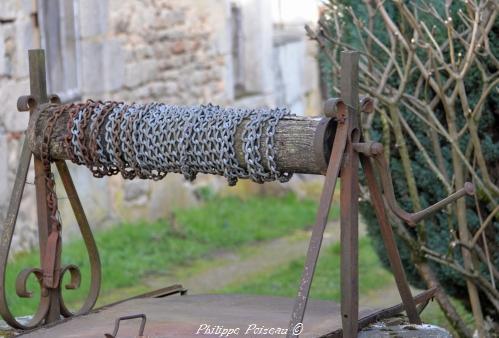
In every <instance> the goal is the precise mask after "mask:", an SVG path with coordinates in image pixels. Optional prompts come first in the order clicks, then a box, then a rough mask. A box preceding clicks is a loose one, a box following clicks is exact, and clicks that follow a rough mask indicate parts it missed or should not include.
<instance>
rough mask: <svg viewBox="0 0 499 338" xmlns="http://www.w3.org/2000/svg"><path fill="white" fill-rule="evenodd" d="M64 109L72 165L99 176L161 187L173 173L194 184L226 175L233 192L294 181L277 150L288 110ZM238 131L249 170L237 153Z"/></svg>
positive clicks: (99, 105)
mask: <svg viewBox="0 0 499 338" xmlns="http://www.w3.org/2000/svg"><path fill="white" fill-rule="evenodd" d="M61 109H62V110H66V111H68V112H69V120H68V124H67V136H66V138H65V145H66V148H67V150H68V154H69V158H70V159H71V160H72V161H73V162H75V163H77V164H83V165H86V166H87V167H88V168H89V169H90V170H91V171H92V173H93V174H94V176H96V177H103V176H106V175H115V174H117V173H121V175H122V176H123V177H124V178H126V179H132V178H135V177H139V178H143V179H154V180H159V179H162V178H163V177H165V175H166V174H167V173H169V172H174V173H182V174H183V175H184V176H185V178H186V179H188V180H194V179H195V178H196V175H197V174H198V173H207V174H215V175H223V176H225V177H226V178H227V180H228V183H229V185H234V184H235V183H236V182H237V180H238V179H239V178H249V179H251V180H252V181H254V182H258V183H263V182H268V181H273V180H279V181H281V182H286V181H288V180H289V179H290V178H291V173H286V172H283V173H281V172H280V171H279V170H278V168H277V163H276V151H275V146H274V139H275V134H276V126H277V124H278V123H279V121H280V120H281V119H282V118H283V117H285V116H287V115H289V111H288V110H287V109H284V108H277V109H264V108H261V109H242V108H223V107H220V106H215V105H211V104H208V105H201V106H174V105H167V104H161V103H151V104H138V103H133V104H131V105H127V104H125V103H122V102H110V101H106V102H102V101H98V102H96V101H91V100H89V101H87V102H86V103H80V104H71V105H67V106H62V108H61ZM53 118H54V119H56V118H57V117H53ZM238 128H242V134H241V135H239V136H237V137H241V138H242V149H243V157H244V162H245V165H242V164H241V163H240V161H239V160H238V158H237V154H236V145H235V144H236V133H237V131H238Z"/></svg>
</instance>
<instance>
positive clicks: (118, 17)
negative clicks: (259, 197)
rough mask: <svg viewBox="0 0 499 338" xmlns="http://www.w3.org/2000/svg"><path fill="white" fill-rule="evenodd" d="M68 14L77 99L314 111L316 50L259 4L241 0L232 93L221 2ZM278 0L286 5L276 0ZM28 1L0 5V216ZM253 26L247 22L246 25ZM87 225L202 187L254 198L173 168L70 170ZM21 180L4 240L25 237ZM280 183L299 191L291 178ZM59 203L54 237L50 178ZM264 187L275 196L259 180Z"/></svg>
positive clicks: (150, 0)
mask: <svg viewBox="0 0 499 338" xmlns="http://www.w3.org/2000/svg"><path fill="white" fill-rule="evenodd" d="M75 1H76V8H77V13H78V31H79V54H78V67H80V68H79V69H78V71H79V74H80V94H81V98H82V99H83V100H84V99H87V98H92V99H111V100H123V101H129V102H132V101H136V102H144V101H152V100H157V101H162V102H168V103H174V104H198V103H207V102H212V103H214V104H221V105H241V106H251V107H258V106H262V105H269V106H273V105H286V106H288V107H290V108H291V109H292V112H294V113H297V114H300V115H302V114H311V113H312V114H315V115H317V114H318V113H319V108H320V95H319V80H318V66H317V61H316V59H315V57H316V53H317V50H316V49H315V48H314V44H313V43H312V42H310V41H307V39H306V38H305V33H304V31H303V28H302V25H301V24H300V29H293V30H292V32H291V33H290V32H287V31H286V30H285V29H284V28H282V25H281V26H280V27H279V28H276V27H275V22H274V21H275V19H274V18H273V16H272V15H269V13H270V11H272V7H271V5H270V3H271V2H270V1H266V0H246V1H243V2H241V4H240V5H241V6H242V7H243V8H242V9H243V13H246V14H245V16H244V18H245V21H244V22H243V28H245V31H244V32H245V35H244V43H245V53H246V54H247V55H245V57H246V60H249V61H248V62H247V63H246V66H245V67H246V68H247V69H246V73H247V74H248V79H247V81H248V87H249V89H251V90H252V93H251V95H247V96H245V97H242V98H237V99H236V98H235V93H234V83H233V82H234V79H233V60H232V53H231V51H232V49H231V48H232V38H231V37H232V35H231V29H232V28H231V27H232V26H231V2H230V1H229V0H203V1H198V0H183V1H174V0H127V1H122V0H75ZM282 1H287V0H282ZM36 8H37V7H36V1H35V0H2V1H0V102H2V104H1V105H0V219H1V220H3V219H4V216H5V211H6V207H7V204H8V200H9V196H10V191H11V189H12V184H13V181H14V177H15V169H16V167H17V161H18V158H19V152H20V147H21V144H22V131H23V130H24V129H25V128H26V125H27V117H28V114H27V113H19V112H17V111H16V100H17V97H18V96H20V95H24V94H26V93H28V92H29V82H28V64H27V50H28V49H30V48H39V47H40V32H39V29H38V26H37V22H36V20H35V18H36ZM257 23H258V24H257ZM70 170H71V172H72V175H73V178H74V180H75V183H76V186H77V189H78V192H79V194H80V197H81V200H82V203H83V206H84V208H85V210H86V212H87V215H88V218H89V220H90V223H91V225H92V227H93V228H94V229H96V228H99V227H105V226H108V225H111V224H116V223H119V222H120V221H123V220H127V221H132V220H135V219H144V218H145V219H158V218H165V217H168V215H169V214H170V213H171V211H172V210H173V209H175V208H178V207H185V206H191V205H195V204H196V203H197V201H198V199H197V197H196V196H197V191H198V190H199V189H200V188H201V187H204V186H209V187H210V189H213V190H214V191H220V192H222V193H225V192H226V191H230V192H235V193H240V192H243V193H247V192H250V193H253V192H255V193H260V192H261V190H262V189H263V188H262V187H261V186H254V185H251V184H247V183H246V182H243V183H242V184H240V185H239V187H238V188H235V189H231V190H228V188H227V187H226V183H225V180H224V179H221V178H213V177H208V176H202V177H200V178H198V180H197V181H196V182H195V184H191V183H188V182H186V181H185V180H184V179H183V178H182V177H181V175H168V176H167V177H166V178H165V179H164V180H162V181H161V182H151V181H143V180H135V181H124V180H122V179H121V178H120V177H118V176H115V177H111V178H104V179H94V178H93V177H92V175H91V173H90V172H89V171H88V170H87V169H86V168H84V167H76V166H74V165H71V166H70ZM32 176H33V175H32V174H30V177H29V178H28V184H27V185H26V191H25V194H24V200H23V206H22V210H21V213H20V217H19V220H18V224H17V229H16V234H15V239H14V243H13V247H14V249H15V250H16V251H20V250H25V249H28V248H30V247H32V246H34V245H35V244H36V243H37V234H36V213H35V208H34V206H35V203H36V201H35V196H34V187H33V185H32V183H33V177H32ZM293 181H294V182H295V183H293V184H291V185H290V186H293V185H294V186H301V184H302V180H301V179H300V178H296V179H294V180H293ZM58 189H59V190H58V193H59V199H60V200H59V204H60V208H61V217H62V220H63V224H64V232H65V236H66V237H67V236H72V235H73V234H74V233H75V232H76V231H77V230H76V226H75V220H74V217H73V216H72V213H71V209H70V206H69V203H68V201H67V199H66V198H65V193H64V191H63V188H62V186H61V184H58ZM264 189H267V190H268V191H274V190H275V191H276V192H279V191H282V186H279V185H277V184H276V185H269V186H268V187H265V188H264Z"/></svg>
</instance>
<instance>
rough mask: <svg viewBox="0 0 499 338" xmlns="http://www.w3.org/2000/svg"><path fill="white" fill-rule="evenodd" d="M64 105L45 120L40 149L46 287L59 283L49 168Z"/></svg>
mask: <svg viewBox="0 0 499 338" xmlns="http://www.w3.org/2000/svg"><path fill="white" fill-rule="evenodd" d="M64 108H65V107H64V106H60V105H59V106H57V107H56V109H55V111H54V113H53V114H52V115H50V117H49V118H48V120H47V127H46V128H45V130H44V133H43V142H42V144H41V149H40V159H41V162H42V165H43V169H44V172H45V177H44V179H45V187H46V189H47V202H46V203H47V209H48V212H49V220H48V221H49V226H50V232H49V234H48V238H47V248H46V252H45V257H44V259H43V278H44V285H45V286H46V287H48V288H56V287H57V286H58V285H59V276H60V270H59V269H58V265H59V264H60V262H59V261H58V260H59V259H60V254H59V253H60V250H61V230H62V229H61V222H60V217H59V208H58V206H57V194H56V191H55V179H54V173H53V172H52V169H51V158H50V140H51V137H52V133H53V130H54V125H55V123H56V121H57V119H59V117H60V116H61V115H62V114H63V113H64V112H65V110H64Z"/></svg>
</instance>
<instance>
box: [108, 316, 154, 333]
mask: <svg viewBox="0 0 499 338" xmlns="http://www.w3.org/2000/svg"><path fill="white" fill-rule="evenodd" d="M137 318H141V319H142V320H141V321H140V327H139V334H138V336H137V338H142V337H145V336H144V327H145V326H146V315H145V314H143V313H141V314H138V315H130V316H123V317H119V318H118V319H116V321H115V323H114V331H113V333H112V334H110V333H105V334H104V337H106V338H116V335H117V334H118V330H119V328H120V322H121V321H122V320H130V319H137Z"/></svg>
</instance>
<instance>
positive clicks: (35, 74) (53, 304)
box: [29, 49, 61, 323]
mask: <svg viewBox="0 0 499 338" xmlns="http://www.w3.org/2000/svg"><path fill="white" fill-rule="evenodd" d="M29 77H30V91H31V96H32V97H33V98H34V99H35V100H36V102H37V104H38V105H41V104H44V103H47V102H48V96H47V82H46V71H45V51H44V50H43V49H32V50H30V51H29ZM34 164H35V189H36V204H37V215H38V239H39V244H40V264H41V266H42V270H44V274H45V269H44V268H45V267H44V265H43V264H44V258H45V254H46V250H45V249H46V246H47V240H48V234H49V233H50V231H51V229H50V216H49V211H48V210H49V209H48V204H47V195H48V191H47V187H46V182H45V171H44V167H43V164H42V161H41V159H40V157H38V156H36V155H35V156H34ZM56 254H57V255H58V257H57V259H56V260H55V261H56V264H57V265H58V266H56V267H55V269H56V270H59V271H60V251H59V252H57V253H56ZM47 292H48V298H49V302H50V307H49V311H48V313H47V315H46V318H45V322H46V323H51V322H54V321H56V320H59V319H60V318H61V307H60V285H59V283H58V285H57V287H56V288H47Z"/></svg>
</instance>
